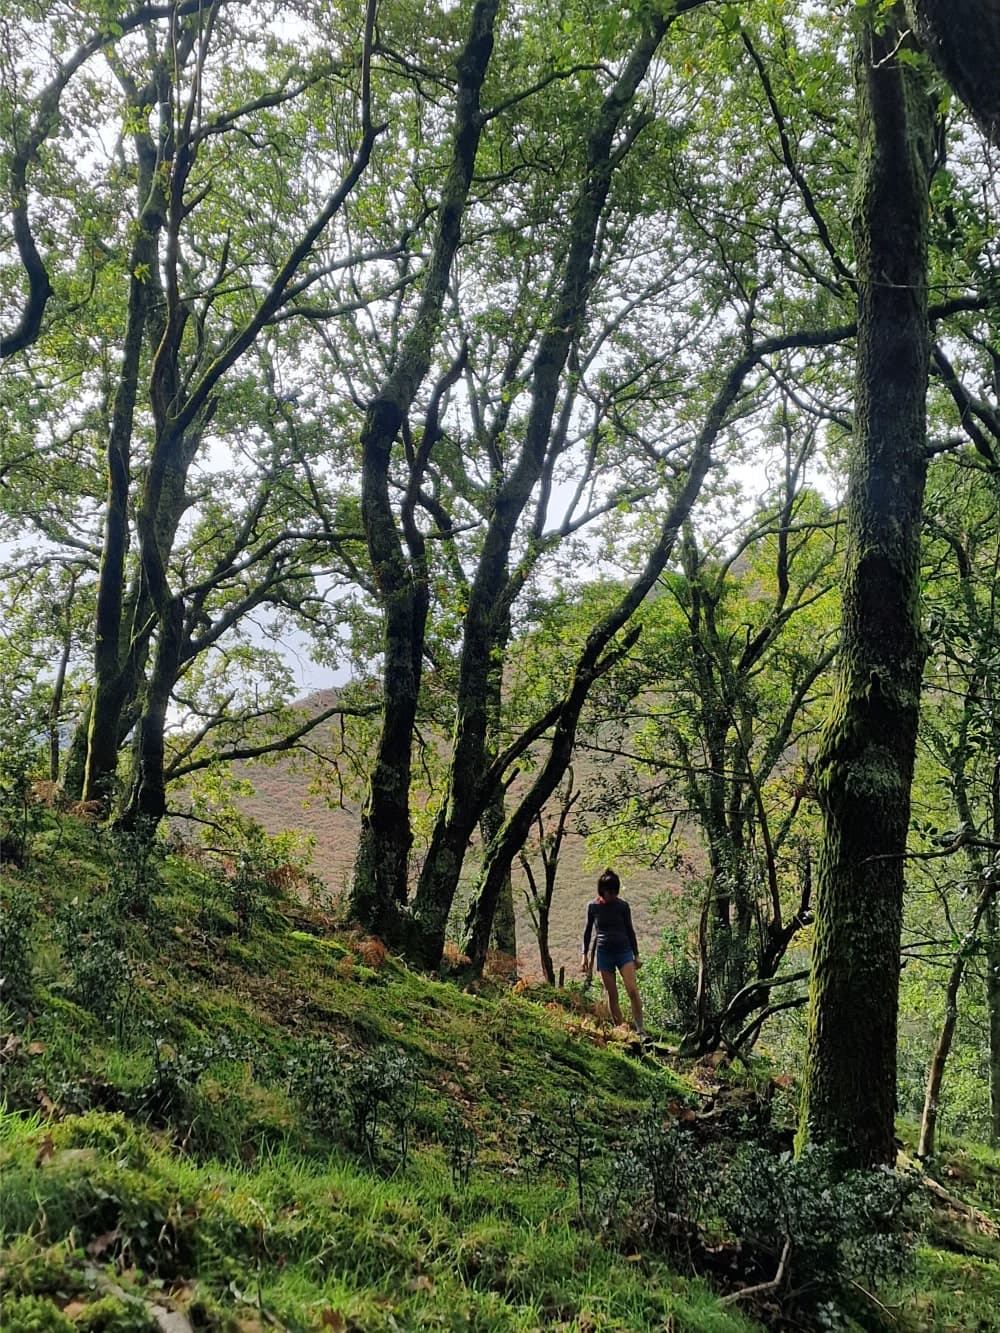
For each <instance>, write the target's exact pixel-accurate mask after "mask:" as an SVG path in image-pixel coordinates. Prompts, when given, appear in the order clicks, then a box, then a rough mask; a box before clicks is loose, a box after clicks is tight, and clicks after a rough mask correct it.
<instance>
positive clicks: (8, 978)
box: [0, 885, 36, 1010]
mask: <svg viewBox="0 0 1000 1333" xmlns="http://www.w3.org/2000/svg"><path fill="white" fill-rule="evenodd" d="M35 911H36V907H35V900H34V898H33V896H32V895H31V894H30V893H29V892H28V891H27V890H26V889H24V888H21V887H20V886H17V885H12V886H11V887H10V888H9V889H4V891H3V893H2V895H0V1003H2V1004H5V1005H10V1006H11V1007H12V1008H14V1009H16V1010H23V1009H26V1008H27V1007H28V1005H29V1004H30V1003H31V990H32V984H31V960H32V949H33V941H32V934H33V931H34V924H35Z"/></svg>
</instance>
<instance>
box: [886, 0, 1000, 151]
mask: <svg viewBox="0 0 1000 1333" xmlns="http://www.w3.org/2000/svg"><path fill="white" fill-rule="evenodd" d="M906 12H907V15H908V16H909V19H910V22H911V23H912V24H913V27H914V30H915V31H916V33H917V36H918V37H919V38H920V40H921V42H922V43H923V44H924V46H925V48H926V49H927V52H928V54H929V55H930V57H931V59H932V60H933V61H934V64H935V65H936V66H937V68H938V69H939V71H940V72H941V74H942V75H943V76H944V78H945V80H946V81H947V82H948V83H949V84H950V85H951V87H952V89H953V90H954V92H955V93H956V94H957V95H958V96H959V97H960V98H961V100H962V101H963V102H964V103H965V105H966V106H967V107H968V108H969V110H970V111H971V112H972V114H973V115H974V116H975V118H976V120H977V121H978V122H979V124H980V125H981V126H982V129H983V132H984V134H986V135H987V137H988V138H989V139H990V140H991V141H992V142H993V144H995V145H996V146H997V147H1000V7H998V6H997V4H996V0H906Z"/></svg>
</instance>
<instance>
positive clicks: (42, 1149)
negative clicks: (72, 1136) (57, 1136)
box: [35, 1134, 55, 1166]
mask: <svg viewBox="0 0 1000 1333" xmlns="http://www.w3.org/2000/svg"><path fill="white" fill-rule="evenodd" d="M54 1156H55V1145H54V1144H53V1142H52V1135H51V1134H46V1135H45V1137H44V1138H42V1139H39V1140H38V1151H37V1152H36V1153H35V1165H36V1166H44V1165H45V1163H46V1162H49V1161H51V1160H52V1158H53V1157H54Z"/></svg>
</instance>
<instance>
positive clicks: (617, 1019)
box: [601, 968, 635, 1025]
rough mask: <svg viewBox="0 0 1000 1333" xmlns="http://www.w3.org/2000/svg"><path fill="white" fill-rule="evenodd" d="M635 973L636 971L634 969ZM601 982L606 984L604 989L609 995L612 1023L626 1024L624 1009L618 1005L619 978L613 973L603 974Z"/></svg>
mask: <svg viewBox="0 0 1000 1333" xmlns="http://www.w3.org/2000/svg"><path fill="white" fill-rule="evenodd" d="M632 970H633V971H635V969H634V968H633V969H632ZM601 981H602V982H603V983H604V989H605V990H606V991H607V993H608V1008H609V1009H610V1010H611V1019H612V1022H613V1023H615V1024H616V1025H618V1024H621V1023H624V1022H625V1020H624V1018H622V1007H621V1005H620V1004H619V1003H618V977H617V975H616V974H615V973H614V972H613V971H612V972H602V973H601Z"/></svg>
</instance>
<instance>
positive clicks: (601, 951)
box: [597, 944, 635, 972]
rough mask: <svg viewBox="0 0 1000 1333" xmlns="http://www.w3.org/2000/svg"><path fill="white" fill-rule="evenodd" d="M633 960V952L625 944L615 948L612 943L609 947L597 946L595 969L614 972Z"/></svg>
mask: <svg viewBox="0 0 1000 1333" xmlns="http://www.w3.org/2000/svg"><path fill="white" fill-rule="evenodd" d="M634 962H635V954H634V953H633V952H632V950H631V949H630V948H629V946H628V945H627V944H625V945H620V946H619V947H618V948H616V947H615V946H614V945H612V946H611V947H610V948H608V949H605V948H602V946H601V945H598V946H597V970H598V972H616V971H619V970H620V969H621V968H623V967H625V966H626V965H627V964H628V963H634Z"/></svg>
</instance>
